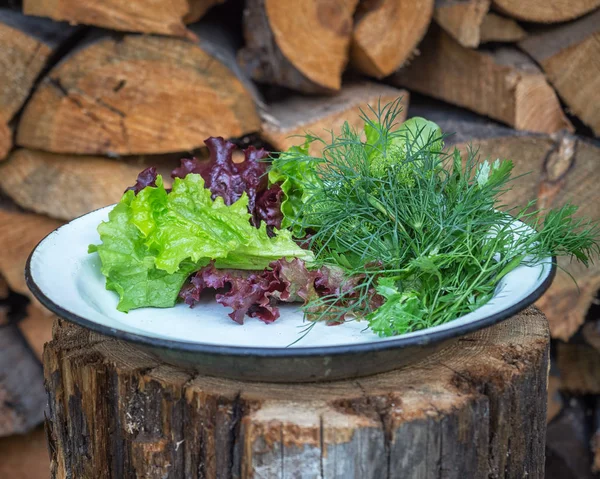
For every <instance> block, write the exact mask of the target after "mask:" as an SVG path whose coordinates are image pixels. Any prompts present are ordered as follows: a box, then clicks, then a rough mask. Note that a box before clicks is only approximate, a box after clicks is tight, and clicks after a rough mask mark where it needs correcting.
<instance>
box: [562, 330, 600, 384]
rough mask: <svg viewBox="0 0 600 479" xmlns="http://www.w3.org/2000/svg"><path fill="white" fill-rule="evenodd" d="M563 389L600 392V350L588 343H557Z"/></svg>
mask: <svg viewBox="0 0 600 479" xmlns="http://www.w3.org/2000/svg"><path fill="white" fill-rule="evenodd" d="M557 365H558V369H559V371H560V382H561V386H560V387H561V389H562V390H564V391H568V392H570V393H572V394H579V395H582V394H600V352H598V351H597V350H596V349H594V348H593V347H591V346H588V345H587V344H579V343H562V342H559V343H558V345H557Z"/></svg>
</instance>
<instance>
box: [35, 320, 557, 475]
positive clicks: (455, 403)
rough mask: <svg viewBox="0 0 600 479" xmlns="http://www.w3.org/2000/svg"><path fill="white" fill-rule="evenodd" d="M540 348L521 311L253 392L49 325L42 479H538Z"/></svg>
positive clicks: (538, 327)
mask: <svg viewBox="0 0 600 479" xmlns="http://www.w3.org/2000/svg"><path fill="white" fill-rule="evenodd" d="M548 344H549V333H548V327H547V323H546V320H545V318H544V316H543V315H542V314H541V313H540V312H539V311H538V310H537V309H534V308H530V309H528V310H526V311H524V312H522V313H520V314H518V315H516V316H514V317H512V318H511V319H509V320H507V321H505V322H503V323H501V324H499V325H497V326H494V327H491V328H488V329H486V330H482V331H479V332H477V333H474V334H471V335H468V336H465V337H462V338H460V339H458V340H457V341H455V342H454V343H453V344H452V345H451V346H448V347H447V348H446V349H444V350H442V351H440V352H439V353H436V354H435V355H432V356H431V357H429V358H428V359H426V360H424V361H421V362H418V363H415V364H413V365H411V366H410V367H406V368H404V369H401V370H398V371H394V372H391V373H386V374H381V375H377V376H372V377H367V378H360V379H356V380H349V381H338V382H333V383H319V384H298V385H296V384H264V383H262V384H261V383H242V382H237V381H230V380H224V379H219V378H210V377H205V376H201V375H198V374H194V373H192V372H189V371H184V370H181V369H177V368H174V367H171V366H169V365H166V364H163V363H160V362H158V361H157V360H155V359H154V358H152V357H150V356H148V355H147V354H145V353H143V352H141V351H139V350H138V349H136V348H135V347H133V346H131V345H129V344H126V343H122V342H118V341H116V340H113V339H110V338H107V337H104V336H101V335H98V334H96V333H92V332H90V331H87V330H84V329H82V328H79V327H76V326H72V325H69V324H67V323H65V322H64V321H57V323H56V325H55V330H54V339H53V341H52V342H51V343H49V345H48V346H47V347H46V350H45V352H44V363H45V380H46V387H47V391H48V395H49V415H48V421H47V424H46V426H47V430H48V436H49V440H50V448H49V449H50V451H51V454H52V473H53V477H61V478H63V477H70V478H80V477H85V478H87V477H94V478H104V477H119V478H130V477H147V478H159V477H160V478H163V477H169V478H198V477H224V478H225V477H227V478H229V477H231V478H252V477H254V478H280V477H285V478H292V477H293V478H296V477H298V478H300V477H301V478H313V477H314V478H334V477H335V478H353V477H355V478H361V479H367V478H376V479H380V478H386V477H388V478H399V477H402V478H413V477H414V478H429V477H443V478H445V479H451V478H465V477H469V478H488V477H490V478H499V477H503V478H522V477H529V478H541V477H543V469H544V441H545V433H546V385H547V371H548Z"/></svg>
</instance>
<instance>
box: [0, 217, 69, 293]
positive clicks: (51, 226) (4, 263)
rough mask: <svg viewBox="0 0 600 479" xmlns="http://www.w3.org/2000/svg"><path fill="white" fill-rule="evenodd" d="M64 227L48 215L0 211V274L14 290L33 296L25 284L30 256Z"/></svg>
mask: <svg viewBox="0 0 600 479" xmlns="http://www.w3.org/2000/svg"><path fill="white" fill-rule="evenodd" d="M62 224H63V223H62V222H61V221H57V220H54V219H51V218H48V217H46V216H41V215H35V214H32V213H22V212H15V211H5V210H2V209H0V244H1V245H2V248H0V274H1V275H2V276H3V277H4V279H5V280H6V282H7V283H8V286H9V287H10V289H11V290H12V291H15V292H17V293H20V294H23V295H27V296H30V292H29V288H27V285H26V284H25V263H26V262H27V258H28V257H29V253H31V251H32V250H33V248H34V247H35V246H36V245H37V244H38V243H39V242H40V240H42V238H44V237H45V236H46V235H47V234H48V233H50V232H51V231H53V230H55V229H56V228H58V227H59V226H61V225H62Z"/></svg>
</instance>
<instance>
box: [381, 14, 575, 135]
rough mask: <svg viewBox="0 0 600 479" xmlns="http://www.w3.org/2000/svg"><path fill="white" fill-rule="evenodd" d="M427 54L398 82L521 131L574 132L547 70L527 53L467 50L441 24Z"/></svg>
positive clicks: (399, 75) (398, 76) (400, 75)
mask: <svg viewBox="0 0 600 479" xmlns="http://www.w3.org/2000/svg"><path fill="white" fill-rule="evenodd" d="M420 50H421V55H420V56H418V57H417V58H415V59H414V60H413V61H412V62H411V64H410V65H409V66H408V67H406V68H403V69H401V70H399V71H398V73H396V74H394V75H393V76H392V77H391V79H392V83H393V84H395V85H397V86H404V87H407V88H409V89H411V90H414V91H417V92H419V93H423V94H425V95H428V96H432V97H434V98H438V99H441V100H444V101H446V102H448V103H452V104H454V105H458V106H462V107H465V108H468V109H470V110H473V111H475V112H477V113H480V114H482V115H486V116H489V117H491V118H493V119H495V120H498V121H501V122H503V123H506V124H508V125H511V126H513V127H514V128H516V129H518V130H529V131H535V132H542V133H552V132H556V131H559V130H562V129H568V130H572V128H573V127H572V125H571V124H570V122H569V121H568V120H567V118H566V117H565V115H564V113H563V111H562V108H561V106H560V102H559V101H558V98H557V96H556V93H555V92H554V90H553V89H552V87H551V86H550V85H549V84H548V82H547V81H546V78H545V77H544V74H543V73H542V72H541V71H540V70H539V68H538V67H537V66H536V65H535V64H534V63H533V62H531V60H529V58H528V57H527V56H526V55H524V54H523V53H521V52H519V51H517V50H516V49H513V48H508V47H506V48H500V49H497V50H495V51H494V52H492V53H484V52H479V51H474V50H471V49H468V48H465V47H463V46H461V45H460V44H458V43H457V42H456V41H455V40H453V39H452V38H451V37H450V36H449V35H448V34H447V33H445V32H444V31H443V30H441V29H440V28H439V27H436V26H435V25H434V26H432V28H430V31H429V33H428V34H427V36H426V37H425V40H424V41H423V43H422V45H421V47H420Z"/></svg>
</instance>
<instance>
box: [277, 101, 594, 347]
mask: <svg viewBox="0 0 600 479" xmlns="http://www.w3.org/2000/svg"><path fill="white" fill-rule="evenodd" d="M399 105H400V103H399V101H396V102H394V103H393V104H390V105H387V106H385V107H383V108H381V107H380V108H378V109H377V110H372V113H373V115H372V116H373V117H374V118H371V117H370V116H367V115H364V114H363V116H364V120H365V129H364V132H360V131H355V130H353V129H352V128H351V127H350V126H349V125H348V124H347V123H346V124H345V125H344V126H343V128H342V132H341V134H340V135H339V136H332V137H331V140H330V141H324V140H322V139H318V138H315V137H307V144H306V145H305V147H303V148H294V149H291V150H288V151H287V152H285V154H284V155H281V156H280V157H279V159H278V160H277V163H276V167H277V171H278V175H279V176H278V177H274V179H275V178H277V179H278V180H281V179H282V178H283V179H284V180H285V181H288V182H289V183H290V184H294V185H295V186H294V191H298V190H301V191H302V194H301V195H298V196H297V197H296V196H293V195H292V194H290V195H289V196H288V197H287V198H288V201H289V200H292V199H293V198H300V199H295V200H294V201H295V204H294V209H293V211H292V210H291V209H290V210H289V211H286V221H287V224H288V225H290V226H291V227H292V228H293V230H294V232H295V233H296V234H303V233H304V232H310V233H311V236H310V246H311V249H312V250H313V251H314V252H315V255H316V259H317V262H318V263H319V264H335V265H337V266H340V267H342V268H344V270H345V272H346V273H347V275H348V276H354V275H361V277H362V278H364V280H363V281H362V282H360V283H359V284H358V285H356V286H354V287H353V290H352V292H351V293H350V294H348V295H347V298H348V299H347V300H346V301H341V300H340V297H339V296H326V297H322V298H318V299H315V300H314V301H312V302H311V303H309V304H308V305H307V306H306V311H307V312H308V313H310V314H311V315H312V317H313V319H316V320H330V319H331V318H332V317H333V318H337V319H339V318H342V317H345V318H347V317H349V316H353V317H355V318H357V319H359V320H360V319H365V320H366V321H367V322H368V324H369V327H370V328H371V329H372V330H373V331H374V332H376V333H377V334H379V335H380V336H391V335H396V334H402V333H407V332H410V331H414V330H417V329H422V328H427V327H431V326H436V325H439V324H442V323H445V322H447V321H450V320H452V319H455V318H457V317H459V316H462V315H464V314H467V313H469V312H471V311H473V310H475V309H476V308H478V307H480V306H482V305H483V304H484V303H486V302H487V301H489V300H490V298H491V297H492V296H493V294H494V291H495V289H496V287H497V285H498V282H499V281H500V280H501V279H502V277H504V276H505V275H506V274H508V273H509V272H510V271H512V270H513V269H514V268H516V267H517V266H519V265H520V264H535V263H537V262H539V261H541V260H542V259H544V258H547V257H548V256H552V255H567V256H572V257H574V258H576V259H577V260H579V261H581V262H583V263H584V264H588V262H589V261H590V257H591V256H593V255H595V254H598V253H599V252H600V247H599V244H598V240H597V238H598V232H599V230H598V226H597V225H595V224H592V223H591V222H590V221H587V220H581V219H576V218H575V216H574V215H575V213H576V210H577V208H576V207H574V206H571V205H566V206H564V207H563V208H561V209H559V210H552V211H544V212H541V211H535V208H534V203H530V204H528V205H526V206H525V207H524V208H522V209H520V210H514V209H512V210H509V211H508V212H503V211H501V209H502V205H500V204H499V199H500V198H501V196H502V194H503V193H504V192H505V191H506V190H508V189H509V188H510V179H511V178H510V177H511V172H512V169H513V164H512V163H511V162H510V161H506V160H503V161H500V160H496V161H494V162H492V163H491V162H489V161H484V162H480V161H479V159H478V155H477V151H475V150H473V149H469V151H468V152H467V154H466V156H461V154H460V152H459V151H458V150H456V149H455V150H454V151H452V152H448V151H446V150H443V148H442V146H443V140H444V138H443V136H442V134H441V131H440V129H439V127H437V125H435V123H432V122H429V121H427V120H424V119H421V118H417V119H412V120H408V121H407V122H405V123H403V124H398V123H397V121H396V119H397V117H398V114H399V113H400V107H399ZM312 141H319V142H321V143H322V146H323V154H322V157H312V156H310V155H309V154H308V145H309V144H310V142H312ZM306 171H309V172H310V175H309V177H308V178H307V179H306V180H305V177H304V176H302V175H303V174H304V172H306ZM284 184H285V183H284ZM290 190H291V189H290ZM509 213H510V214H509ZM511 215H512V216H511ZM521 221H523V222H525V223H528V224H529V225H530V227H528V226H525V225H523V224H522V223H520V222H521ZM542 224H543V228H542ZM375 293H377V294H375ZM374 297H376V298H379V299H381V301H382V302H383V303H382V304H377V302H376V301H374V300H373V298H374ZM315 312H317V313H315Z"/></svg>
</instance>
